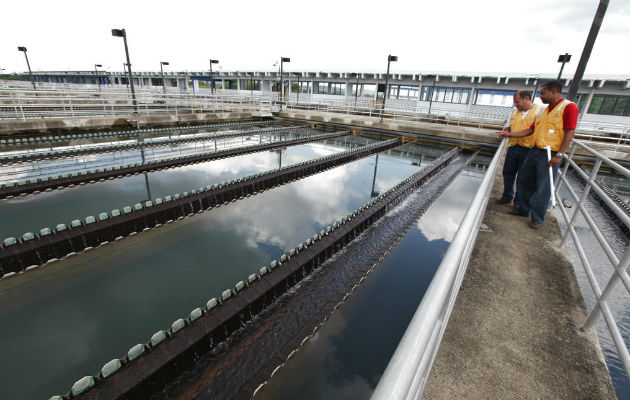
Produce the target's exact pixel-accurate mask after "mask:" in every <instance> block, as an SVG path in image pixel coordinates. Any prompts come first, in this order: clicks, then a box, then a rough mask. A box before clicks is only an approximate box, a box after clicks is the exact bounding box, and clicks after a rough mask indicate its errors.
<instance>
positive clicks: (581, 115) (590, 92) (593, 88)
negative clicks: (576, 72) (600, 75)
mask: <svg viewBox="0 0 630 400" xmlns="http://www.w3.org/2000/svg"><path fill="white" fill-rule="evenodd" d="M594 94H595V82H593V86H591V90H590V91H589V92H588V97H587V98H586V101H585V102H584V108H583V109H582V110H580V113H579V118H580V119H582V117H584V115H585V114H586V113H587V112H588V109H589V107H590V106H591V101H593V95H594Z"/></svg>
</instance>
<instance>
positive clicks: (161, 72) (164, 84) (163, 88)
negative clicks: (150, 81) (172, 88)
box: [160, 61, 168, 93]
mask: <svg viewBox="0 0 630 400" xmlns="http://www.w3.org/2000/svg"><path fill="white" fill-rule="evenodd" d="M163 65H168V61H160V74H161V75H162V90H163V92H164V93H166V82H164V68H163V67H162V66H163Z"/></svg>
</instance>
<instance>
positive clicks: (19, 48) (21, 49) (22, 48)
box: [18, 46, 26, 53]
mask: <svg viewBox="0 0 630 400" xmlns="http://www.w3.org/2000/svg"><path fill="white" fill-rule="evenodd" d="M18 51H23V52H25V53H26V47H24V46H18Z"/></svg>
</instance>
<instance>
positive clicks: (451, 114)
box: [284, 101, 630, 152]
mask: <svg viewBox="0 0 630 400" xmlns="http://www.w3.org/2000/svg"><path fill="white" fill-rule="evenodd" d="M380 107H381V105H380V103H377V102H374V101H372V102H363V105H359V106H357V107H355V106H354V105H348V104H345V103H344V102H339V103H338V104H337V103H331V102H321V103H295V102H292V103H286V104H285V105H284V108H285V109H286V110H306V111H318V112H323V113H326V114H330V115H331V116H332V115H333V114H335V115H340V114H346V115H359V116H365V117H374V118H379V120H382V121H383V122H387V123H396V122H407V123H418V122H425V123H437V124H443V125H455V126H466V127H473V128H477V129H478V130H481V129H490V130H499V129H502V128H503V126H504V124H505V118H503V117H501V114H500V113H497V112H494V111H488V112H484V111H481V110H477V111H470V112H467V111H457V110H439V109H437V110H435V109H432V111H431V113H428V112H422V111H418V112H411V111H401V110H399V109H395V108H386V109H385V110H384V111H382V110H381V108H380ZM586 126H590V127H595V126H597V127H598V130H597V131H590V130H587V128H584V127H583V126H581V127H580V129H578V131H577V132H576V134H575V137H576V138H578V139H583V140H588V141H592V142H597V143H596V146H598V147H600V148H601V149H606V150H612V151H625V152H628V151H630V127H628V126H623V125H617V124H599V123H598V124H595V125H586ZM621 126H623V127H624V128H625V131H623V132H622V129H621V128H620V127H621ZM604 127H607V128H609V130H604ZM626 131H627V132H626Z"/></svg>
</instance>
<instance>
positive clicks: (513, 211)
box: [507, 208, 529, 217]
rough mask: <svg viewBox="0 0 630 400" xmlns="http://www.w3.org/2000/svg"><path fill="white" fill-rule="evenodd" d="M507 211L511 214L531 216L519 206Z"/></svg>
mask: <svg viewBox="0 0 630 400" xmlns="http://www.w3.org/2000/svg"><path fill="white" fill-rule="evenodd" d="M507 213H508V214H510V215H517V216H519V217H529V215H527V214H524V213H522V212H520V211H519V210H518V208H512V209H510V210H509V211H508V212H507Z"/></svg>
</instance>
